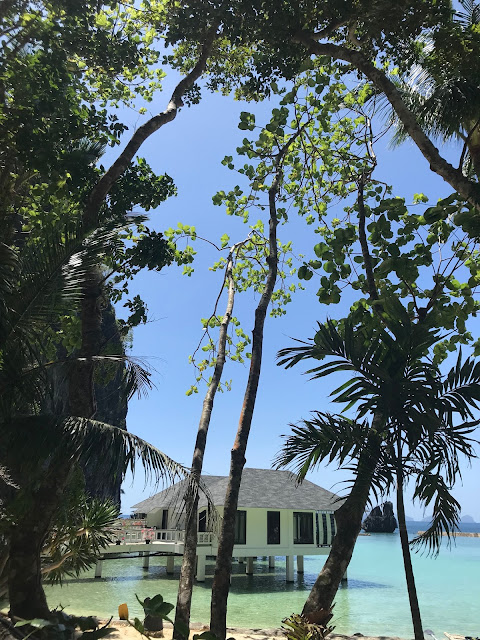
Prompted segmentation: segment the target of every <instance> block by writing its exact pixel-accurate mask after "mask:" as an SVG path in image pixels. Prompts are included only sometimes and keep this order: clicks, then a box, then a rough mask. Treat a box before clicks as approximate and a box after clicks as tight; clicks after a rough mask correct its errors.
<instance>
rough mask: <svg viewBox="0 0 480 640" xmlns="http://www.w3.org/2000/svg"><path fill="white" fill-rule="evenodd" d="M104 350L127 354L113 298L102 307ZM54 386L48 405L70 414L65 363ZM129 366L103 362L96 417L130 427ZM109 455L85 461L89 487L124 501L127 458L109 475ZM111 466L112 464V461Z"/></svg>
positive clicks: (97, 382) (54, 377) (55, 375)
mask: <svg viewBox="0 0 480 640" xmlns="http://www.w3.org/2000/svg"><path fill="white" fill-rule="evenodd" d="M101 331H102V345H103V348H102V352H103V353H105V354H107V353H108V354H117V355H119V354H123V353H124V348H123V344H122V340H121V338H120V334H119V331H118V327H117V321H116V317H115V310H114V308H113V305H112V304H111V302H109V301H106V304H105V307H104V308H103V309H102V325H101ZM58 356H59V360H62V359H64V358H65V357H66V352H65V349H63V348H62V347H59V349H58ZM50 378H51V383H52V387H53V389H54V392H53V398H52V400H51V404H48V405H47V406H48V408H49V409H50V410H53V412H54V413H56V414H57V415H68V395H69V394H68V376H67V374H66V370H65V369H64V368H63V367H55V368H54V369H53V370H52V371H50ZM124 378H125V367H123V366H114V365H106V366H105V365H99V366H98V367H97V368H96V371H95V377H94V389H95V402H96V413H95V420H98V421H99V422H106V423H107V424H111V425H114V426H116V427H120V428H121V429H126V428H127V426H126V417H127V408H128V407H127V391H126V388H125V381H124ZM105 455H107V456H108V452H107V453H105V452H102V459H100V460H90V461H85V462H83V463H82V467H83V472H84V475H85V489H86V491H87V493H88V494H89V495H90V496H92V497H95V498H101V499H103V498H110V499H111V500H113V501H114V502H116V503H117V504H120V485H121V483H122V479H123V478H122V474H123V468H124V461H123V460H117V461H115V466H116V469H117V470H116V472H115V473H114V474H113V475H111V474H109V475H108V476H107V475H106V474H105V471H104V469H105V467H106V465H105ZM109 466H110V468H111V465H109Z"/></svg>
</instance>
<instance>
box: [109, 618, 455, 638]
mask: <svg viewBox="0 0 480 640" xmlns="http://www.w3.org/2000/svg"><path fill="white" fill-rule="evenodd" d="M105 622H106V621H105ZM111 626H112V627H114V628H115V629H116V631H114V632H113V633H111V634H110V635H109V636H108V638H112V640H139V633H138V632H137V631H136V630H135V629H134V628H133V627H132V626H130V625H129V624H128V622H126V621H124V620H112V622H111ZM207 630H208V626H206V625H201V624H193V625H192V628H191V632H190V640H192V639H193V636H194V635H196V634H201V633H202V632H203V631H207ZM172 632H173V628H172V625H170V624H168V623H166V624H165V627H164V630H163V637H164V638H165V639H166V640H172V636H173V633H172ZM152 636H154V637H159V635H158V634H155V633H154V634H152ZM328 637H329V638H331V640H359V638H361V639H362V640H402V639H401V638H399V637H398V636H395V637H390V636H363V635H362V634H360V633H359V634H355V635H353V636H346V635H341V634H336V633H332V634H331V635H330V636H328ZM228 638H235V640H270V639H271V638H285V634H284V633H283V631H282V629H239V628H235V627H232V628H227V639H228ZM456 638H457V637H455V640H456ZM458 638H459V639H460V638H462V639H463V636H458Z"/></svg>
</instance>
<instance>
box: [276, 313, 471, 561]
mask: <svg viewBox="0 0 480 640" xmlns="http://www.w3.org/2000/svg"><path fill="white" fill-rule="evenodd" d="M389 311H390V313H389V317H388V322H387V326H386V327H384V326H382V325H381V324H380V323H379V322H378V321H377V322H374V321H372V319H368V318H367V321H366V322H363V323H359V324H356V323H355V322H354V321H353V320H352V318H351V317H349V318H347V319H346V320H345V321H344V322H343V323H342V324H341V325H338V326H337V325H336V324H335V323H333V322H332V321H328V322H327V323H326V324H320V325H319V328H318V331H317V333H316V335H315V338H314V340H313V341H311V342H310V343H308V344H307V345H306V346H301V347H292V348H287V349H283V350H282V351H281V352H280V357H281V361H280V364H284V365H286V366H287V367H291V366H294V365H295V364H297V363H298V362H300V361H303V360H304V359H314V360H320V361H322V360H324V359H326V362H325V363H322V364H319V365H318V366H317V365H316V366H315V367H313V368H312V369H309V370H308V371H307V373H309V374H311V375H312V378H314V379H318V378H322V377H324V376H327V375H330V374H332V373H337V372H348V376H349V377H348V379H347V381H346V382H344V383H343V384H341V385H340V386H339V387H338V388H336V389H335V390H334V391H333V392H332V394H331V396H332V399H333V402H336V403H340V404H343V405H344V407H345V409H344V410H348V409H350V408H353V407H355V418H354V420H349V419H348V418H345V416H343V415H338V416H331V415H329V414H324V413H318V412H317V413H316V414H314V416H313V417H312V419H311V420H307V421H304V422H303V423H302V425H301V426H295V427H294V430H293V435H291V436H289V437H287V439H286V441H285V445H284V448H283V450H282V451H281V452H280V453H279V454H278V457H277V460H276V464H277V465H278V466H287V465H290V464H294V465H295V469H296V471H297V473H298V476H299V478H300V479H301V478H304V477H305V474H306V473H307V471H308V470H309V469H311V468H312V467H314V466H316V465H317V464H319V463H320V462H322V461H324V460H326V461H329V462H333V461H336V462H338V464H339V465H341V466H343V467H346V468H348V469H350V470H352V471H353V473H354V474H355V475H356V474H358V473H359V472H361V470H359V469H358V466H357V465H356V463H355V462H356V461H358V458H359V453H360V452H361V451H362V449H363V448H364V447H365V446H366V444H367V443H368V438H367V436H368V435H369V433H370V432H371V429H372V428H375V427H373V426H372V425H369V424H368V422H362V421H363V420H365V419H367V420H368V418H369V417H371V416H378V417H379V418H380V421H379V424H380V426H377V427H376V430H377V433H378V435H379V436H380V437H381V439H382V450H381V454H380V456H379V457H378V463H377V467H376V469H375V475H374V478H373V483H372V486H373V489H374V491H375V492H380V493H388V491H390V490H392V489H393V487H394V485H395V470H396V468H397V465H398V464H399V463H401V464H402V467H403V471H404V476H405V477H406V478H408V477H411V478H412V479H413V481H414V497H415V498H416V499H418V500H419V501H420V503H421V504H422V505H423V506H427V505H432V506H433V518H432V522H431V524H430V526H429V528H428V530H427V531H426V532H425V534H423V535H422V536H420V537H419V538H417V544H419V543H425V544H426V545H427V546H428V548H429V550H430V551H431V552H432V553H437V552H438V549H439V546H440V543H441V540H442V531H446V533H447V535H449V534H450V533H451V532H452V531H453V530H454V529H455V528H456V527H457V525H458V522H459V518H460V505H459V504H458V502H457V501H456V500H455V499H454V498H453V497H452V495H451V493H450V491H451V488H452V487H453V484H454V482H455V481H456V479H457V478H458V477H459V476H460V475H461V472H460V458H461V457H465V458H466V459H467V460H471V459H472V458H473V457H475V452H474V448H473V445H474V443H475V442H476V441H475V440H474V439H473V438H472V434H473V433H474V431H475V428H476V426H477V425H478V423H479V421H478V420H474V412H476V410H478V404H477V402H478V401H479V399H480V394H479V387H478V384H479V382H480V365H479V364H478V363H475V362H474V361H473V360H471V359H467V360H466V361H465V362H464V363H463V362H462V360H461V354H460V355H459V359H458V362H457V365H456V367H455V368H454V369H452V370H451V371H450V373H448V374H447V376H446V377H445V378H444V380H442V375H441V373H440V370H439V368H438V366H437V365H434V364H433V363H431V362H430V361H429V359H428V355H429V352H430V350H431V348H432V346H433V345H434V344H435V342H437V341H438V340H439V335H438V331H437V330H435V329H432V328H431V327H429V326H428V325H425V324H424V323H413V322H412V321H411V320H410V318H409V316H408V314H407V313H406V312H405V310H402V307H401V305H400V304H398V303H397V304H395V305H391V307H390V309H389ZM340 434H341V435H340ZM397 442H400V443H401V453H400V454H398V453H396V444H397ZM399 455H400V456H401V458H400V459H399V458H398V456H399ZM432 503H433V504H432Z"/></svg>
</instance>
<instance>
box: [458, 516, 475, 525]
mask: <svg viewBox="0 0 480 640" xmlns="http://www.w3.org/2000/svg"><path fill="white" fill-rule="evenodd" d="M460 522H465V523H468V524H471V523H475V520H474V518H472V516H469V515H464V516H462V517H461V518H460Z"/></svg>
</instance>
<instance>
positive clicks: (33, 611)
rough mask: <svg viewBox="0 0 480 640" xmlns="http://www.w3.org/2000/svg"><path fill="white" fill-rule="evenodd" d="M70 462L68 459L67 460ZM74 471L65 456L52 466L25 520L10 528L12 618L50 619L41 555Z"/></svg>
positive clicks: (34, 494)
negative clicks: (43, 584) (43, 583)
mask: <svg viewBox="0 0 480 640" xmlns="http://www.w3.org/2000/svg"><path fill="white" fill-rule="evenodd" d="M65 458H67V459H65ZM71 468H72V463H71V460H69V459H68V456H67V455H66V454H65V456H64V458H63V461H62V462H59V461H58V459H57V460H56V464H54V463H53V461H52V462H50V468H49V469H48V471H47V475H46V477H45V479H44V481H43V482H42V485H41V487H40V488H39V489H37V490H36V491H32V492H31V493H29V496H28V497H29V498H30V499H29V504H28V507H27V508H26V512H25V515H24V517H23V518H21V520H19V521H18V522H17V524H15V525H14V526H12V527H11V528H10V531H9V539H10V548H9V559H8V593H9V601H10V616H16V617H18V618H24V619H26V620H30V619H32V618H45V619H46V618H48V617H49V615H50V611H49V608H48V605H47V600H46V597H45V592H44V590H43V587H42V572H41V560H40V554H41V550H42V548H43V545H44V542H45V538H46V536H47V534H48V531H49V528H50V525H51V521H52V518H53V516H54V515H55V512H56V510H57V508H58V504H59V502H60V500H61V498H62V495H63V490H64V487H65V485H66V483H67V482H68V478H69V476H70V472H71Z"/></svg>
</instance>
